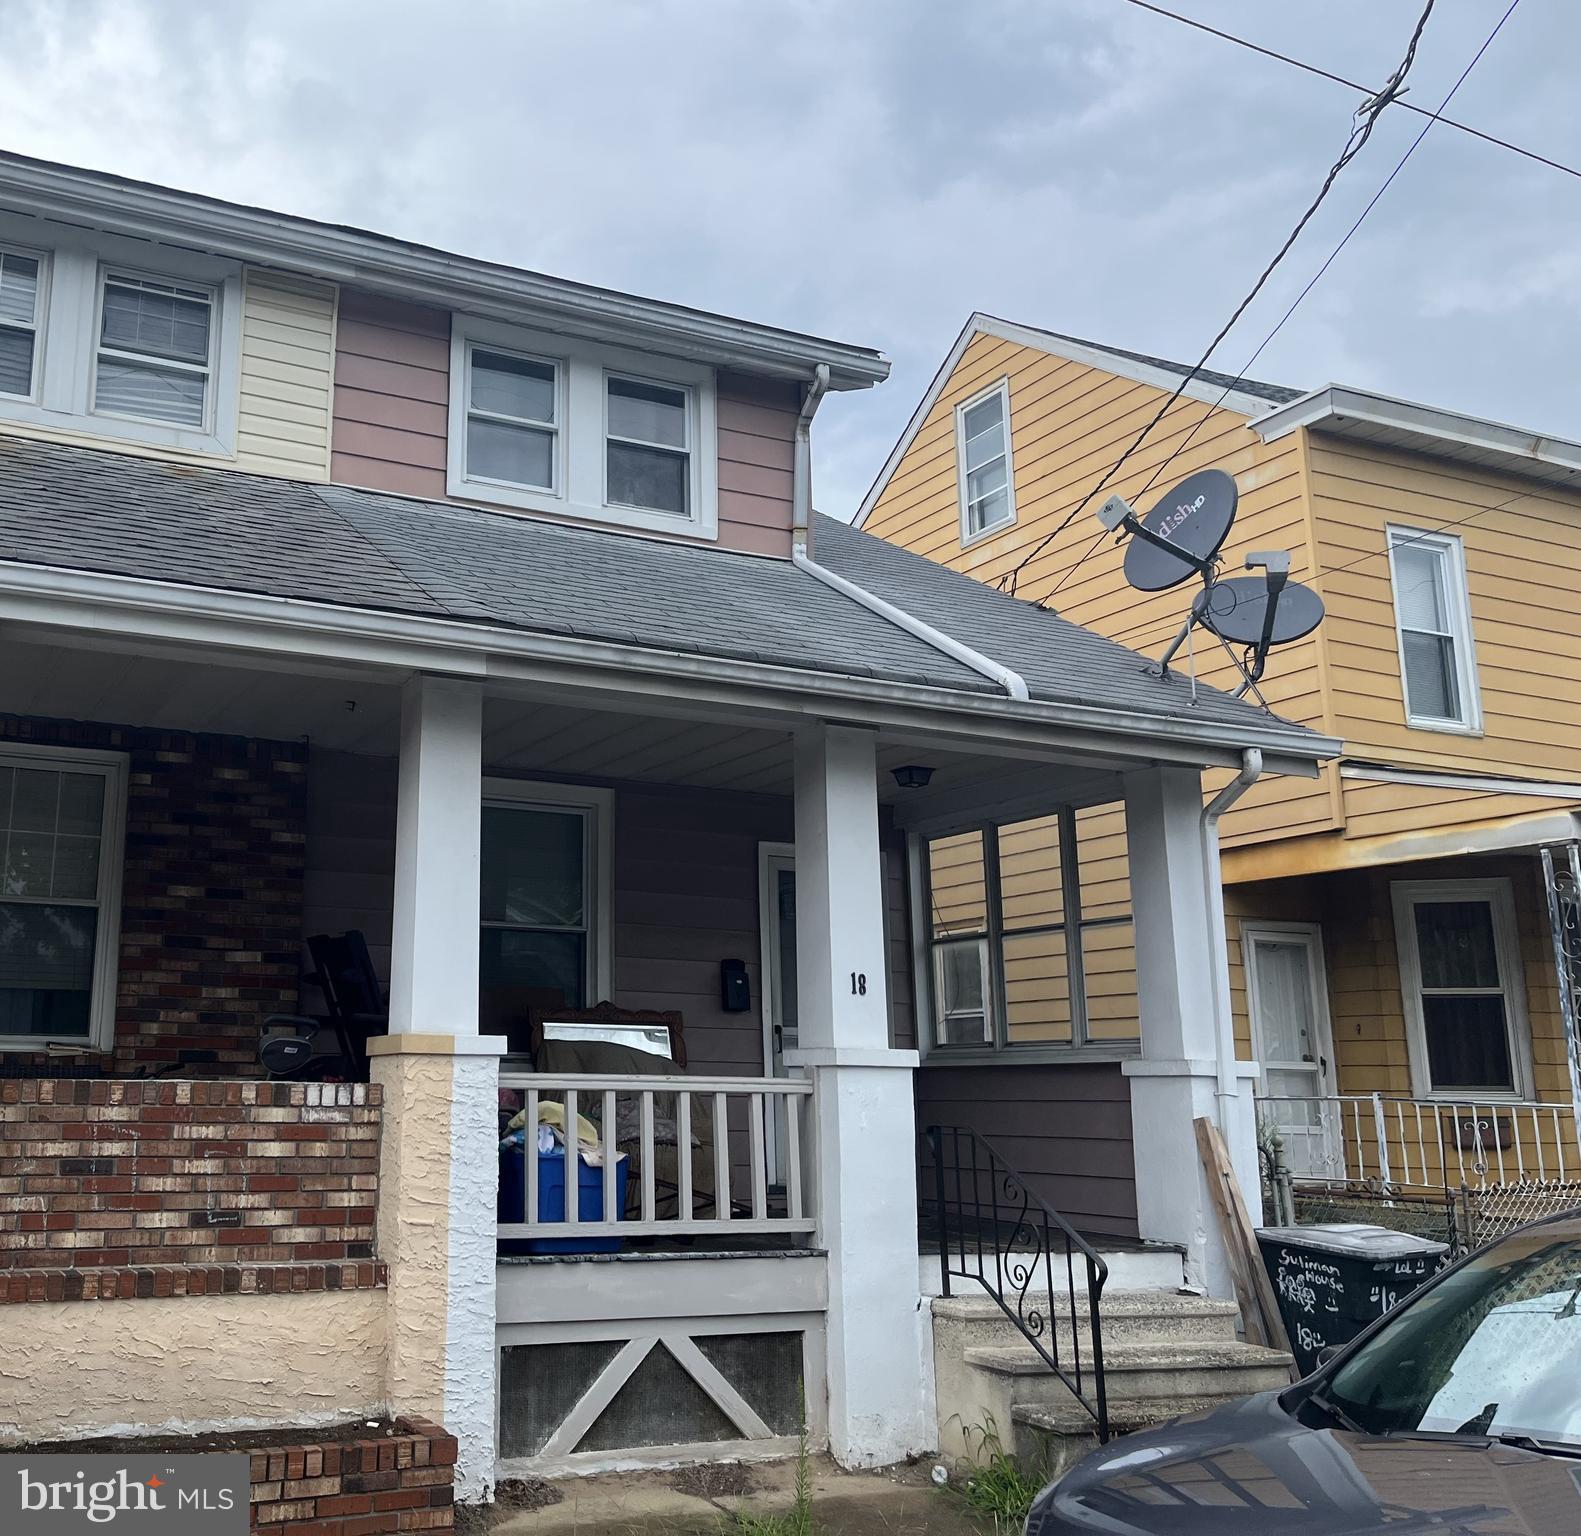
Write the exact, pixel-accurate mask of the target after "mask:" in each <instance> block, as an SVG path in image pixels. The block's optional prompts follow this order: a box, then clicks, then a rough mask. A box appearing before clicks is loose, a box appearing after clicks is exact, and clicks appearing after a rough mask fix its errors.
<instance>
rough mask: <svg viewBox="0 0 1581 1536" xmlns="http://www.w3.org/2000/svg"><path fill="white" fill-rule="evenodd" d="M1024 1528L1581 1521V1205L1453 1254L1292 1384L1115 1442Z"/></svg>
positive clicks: (1261, 1533) (1063, 1483)
mask: <svg viewBox="0 0 1581 1536" xmlns="http://www.w3.org/2000/svg"><path fill="white" fill-rule="evenodd" d="M1026 1530H1027V1536H1065V1533H1071V1536H1075V1533H1082V1532H1093V1531H1103V1532H1107V1533H1109V1536H1208V1533H1212V1536H1240V1533H1246V1536H1252V1533H1256V1536H1283V1533H1287V1532H1304V1533H1308V1532H1309V1533H1313V1536H1340V1533H1345V1536H1365V1533H1368V1532H1387V1533H1388V1536H1406V1533H1412V1532H1427V1531H1434V1532H1448V1531H1454V1532H1476V1533H1478V1536H1482V1533H1488V1536H1549V1533H1555V1536H1557V1533H1561V1532H1575V1531H1581V1212H1575V1213H1571V1214H1568V1215H1565V1216H1560V1217H1555V1218H1551V1219H1549V1220H1547V1221H1542V1222H1538V1223H1536V1224H1535V1225H1532V1226H1529V1227H1523V1228H1522V1229H1521V1230H1520V1231H1518V1232H1515V1233H1512V1234H1511V1235H1510V1236H1509V1237H1506V1238H1504V1239H1502V1240H1501V1241H1499V1242H1496V1243H1493V1244H1490V1245H1489V1246H1488V1247H1486V1248H1482V1249H1479V1250H1478V1251H1477V1252H1476V1253H1474V1254H1472V1255H1470V1256H1469V1257H1467V1258H1465V1259H1462V1260H1461V1261H1460V1262H1459V1263H1458V1264H1455V1265H1453V1266H1452V1267H1451V1268H1449V1269H1446V1270H1444V1271H1443V1272H1442V1274H1440V1275H1439V1276H1437V1277H1436V1278H1435V1279H1434V1280H1432V1281H1430V1282H1429V1283H1428V1284H1427V1285H1425V1286H1423V1287H1422V1289H1421V1290H1419V1291H1417V1292H1416V1293H1415V1294H1414V1295H1413V1296H1411V1297H1408V1298H1407V1299H1406V1300H1405V1301H1404V1302H1402V1303H1401V1304H1400V1305H1399V1306H1398V1307H1396V1308H1395V1309H1394V1310H1393V1311H1392V1312H1390V1313H1389V1314H1388V1315H1387V1316H1385V1317H1384V1318H1382V1319H1381V1320H1380V1321H1379V1322H1377V1323H1375V1324H1374V1325H1373V1326H1372V1327H1371V1328H1369V1329H1368V1330H1367V1332H1365V1333H1364V1334H1362V1335H1361V1336H1360V1337H1359V1338H1357V1339H1356V1340H1354V1341H1353V1342H1352V1343H1350V1344H1349V1345H1347V1346H1346V1347H1345V1348H1344V1349H1343V1350H1342V1351H1340V1352H1339V1353H1338V1354H1336V1355H1335V1356H1334V1357H1333V1358H1332V1359H1330V1360H1328V1361H1327V1362H1326V1363H1325V1364H1323V1365H1322V1366H1320V1367H1319V1368H1318V1370H1316V1371H1315V1372H1314V1373H1313V1374H1312V1375H1311V1376H1308V1377H1307V1378H1306V1379H1305V1380H1304V1381H1302V1382H1299V1383H1297V1384H1296V1385H1295V1386H1292V1387H1288V1388H1286V1389H1285V1390H1284V1391H1282V1392H1264V1393H1259V1394H1258V1395H1257V1396H1255V1397H1249V1398H1245V1399H1243V1400H1241V1401H1239V1402H1236V1403H1232V1404H1230V1405H1228V1406H1226V1407H1222V1408H1216V1409H1213V1410H1210V1411H1208V1412H1205V1413H1200V1414H1195V1415H1192V1416H1190V1417H1187V1418H1182V1419H1177V1420H1175V1421H1173V1422H1172V1423H1169V1424H1165V1425H1161V1426H1159V1427H1158V1428H1156V1429H1151V1430H1147V1431H1145V1432H1143V1433H1139V1434H1135V1435H1128V1436H1126V1437H1124V1438H1123V1439H1119V1440H1115V1441H1113V1442H1111V1443H1110V1444H1109V1445H1107V1446H1105V1447H1103V1448H1102V1449H1101V1450H1099V1451H1097V1452H1095V1453H1094V1454H1092V1455H1091V1456H1088V1457H1087V1458H1086V1459H1085V1460H1084V1461H1082V1462H1080V1463H1078V1464H1077V1465H1076V1466H1075V1467H1074V1468H1072V1469H1071V1471H1069V1472H1068V1473H1066V1475H1065V1476H1064V1477H1062V1478H1061V1479H1059V1481H1058V1482H1056V1483H1053V1484H1051V1485H1050V1486H1049V1487H1048V1488H1046V1489H1044V1491H1043V1492H1042V1493H1041V1494H1040V1495H1039V1496H1038V1499H1037V1502H1036V1503H1035V1504H1034V1505H1033V1508H1032V1513H1031V1515H1030V1516H1029V1517H1028V1519H1027V1525H1026Z"/></svg>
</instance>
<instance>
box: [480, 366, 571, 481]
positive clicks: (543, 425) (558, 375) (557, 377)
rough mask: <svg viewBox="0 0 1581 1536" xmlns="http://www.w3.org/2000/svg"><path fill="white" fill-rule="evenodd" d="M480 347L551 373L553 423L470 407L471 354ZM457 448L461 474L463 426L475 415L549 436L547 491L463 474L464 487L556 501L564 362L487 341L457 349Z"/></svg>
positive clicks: (561, 466) (561, 463) (561, 467)
mask: <svg viewBox="0 0 1581 1536" xmlns="http://www.w3.org/2000/svg"><path fill="white" fill-rule="evenodd" d="M479 347H481V348H482V349H483V350H484V351H485V352H496V353H500V354H502V355H504V356H506V357H511V358H516V359H518V360H520V361H522V362H527V363H541V364H543V365H544V366H545V367H547V368H553V369H554V421H553V422H552V423H547V422H530V421H528V420H527V418H526V417H513V416H506V415H503V414H501V413H500V412H498V411H478V410H476V409H475V408H474V407H473V405H472V354H473V353H474V352H475V351H476V350H477V349H478V348H479ZM461 367H462V379H461V411H462V417H461V444H460V457H461V463H462V468H463V471H464V472H465V466H466V453H467V444H466V429H467V423H468V422H469V421H470V420H471V418H472V417H473V416H475V415H478V416H483V417H485V418H486V419H488V420H491V421H500V422H505V423H507V424H509V423H511V422H515V423H516V424H517V425H519V426H525V427H531V428H534V429H535V430H537V431H540V432H544V431H546V432H550V433H552V434H553V437H554V450H553V452H552V453H551V455H550V459H549V477H550V479H551V481H552V482H553V483H552V485H551V486H550V487H549V489H548V490H543V489H541V488H539V487H535V486H527V485H521V484H518V483H517V482H515V481H512V480H496V479H493V478H491V477H490V476H488V475H475V474H471V473H469V472H467V473H465V479H466V483H467V484H468V485H473V486H478V485H482V486H487V487H489V489H490V492H491V493H492V494H496V495H497V494H499V493H500V492H506V493H508V494H511V495H518V494H520V495H527V496H543V497H551V498H555V499H558V498H559V497H560V495H561V493H562V489H563V487H564V485H565V410H566V371H567V370H566V364H565V359H564V358H559V357H549V356H545V355H544V354H542V353H538V352H524V351H522V350H521V349H520V348H519V347H505V346H495V345H492V344H491V343H489V342H487V341H481V340H476V339H473V340H468V341H466V342H465V343H464V344H463V346H462V349H461Z"/></svg>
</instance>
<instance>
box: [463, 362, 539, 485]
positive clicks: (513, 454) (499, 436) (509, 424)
mask: <svg viewBox="0 0 1581 1536" xmlns="http://www.w3.org/2000/svg"><path fill="white" fill-rule="evenodd" d="M466 431H467V441H466V474H467V478H468V479H469V480H492V481H494V482H496V483H497V484H500V485H519V486H526V487H528V488H529V489H533V490H540V491H547V492H549V493H550V494H551V495H553V494H554V491H555V488H556V486H557V485H558V484H559V479H560V475H559V460H560V365H559V364H558V363H557V362H555V360H554V359H553V358H546V357H529V356H526V355H524V354H522V353H517V352H505V351H501V350H498V349H496V348H490V347H481V346H469V347H468V348H467V428H466Z"/></svg>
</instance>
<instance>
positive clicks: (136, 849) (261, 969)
mask: <svg viewBox="0 0 1581 1536" xmlns="http://www.w3.org/2000/svg"><path fill="white" fill-rule="evenodd" d="M5 741H23V742H30V743H33V744H36V745H39V746H59V747H85V748H97V749H100V750H109V751H118V752H125V753H126V754H127V755H128V758H129V759H130V765H129V774H128V788H127V816H126V863H125V871H124V876H123V880H122V890H121V947H120V971H119V981H118V986H117V990H116V1020H115V1051H114V1056H113V1058H112V1057H110V1056H108V1055H99V1054H97V1053H95V1054H92V1055H89V1056H86V1057H85V1058H84V1059H85V1060H89V1061H97V1062H99V1064H100V1065H101V1066H103V1067H105V1068H107V1069H108V1068H111V1067H112V1066H113V1069H114V1070H115V1071H118V1072H122V1073H124V1072H127V1071H129V1070H135V1069H136V1068H138V1067H141V1066H145V1065H152V1064H159V1063H163V1062H174V1061H177V1060H179V1059H180V1053H181V1052H182V1051H201V1052H213V1053H214V1057H213V1059H212V1060H208V1061H205V1062H204V1063H203V1065H202V1067H201V1070H202V1072H203V1073H204V1075H205V1076H209V1077H216V1076H225V1075H229V1074H235V1075H239V1076H257V1075H261V1074H260V1069H259V1068H258V1065H257V1052H258V1029H259V1025H260V1024H261V1022H262V1020H263V1019H264V1018H266V1017H267V1016H268V1015H269V1014H271V1013H295V1012H297V1011H298V1007H299V998H298V979H299V970H300V965H299V955H300V952H301V944H302V937H303V934H302V870H303V862H304V857H305V850H306V843H307V748H306V746H304V745H302V744H301V743H298V742H280V741H254V740H249V739H247V738H244V737H239V736H211V735H194V734H191V733H189V732H185V731H153V730H143V729H138V728H134V727H130V726H120V725H103V724H97V723H84V722H79V721H66V720H42V719H33V718H25V717H21V716H16V715H0V742H5ZM315 1001H316V1000H315ZM8 1059H9V1060H11V1061H16V1060H18V1058H17V1057H16V1056H15V1055H11V1056H10V1057H8ZM23 1059H24V1060H31V1061H33V1062H34V1064H36V1065H39V1066H46V1065H47V1064H48V1058H45V1057H42V1056H40V1057H37V1058H23ZM56 1065H57V1066H58V1061H57V1062H56Z"/></svg>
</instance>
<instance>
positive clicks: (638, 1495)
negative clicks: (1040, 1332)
mask: <svg viewBox="0 0 1581 1536" xmlns="http://www.w3.org/2000/svg"><path fill="white" fill-rule="evenodd" d="M931 1468H932V1462H931V1461H923V1462H921V1463H919V1464H918V1465H917V1466H915V1467H905V1466H901V1467H887V1468H882V1469H880V1470H878V1471H876V1472H846V1471H842V1470H841V1469H840V1468H839V1467H837V1466H835V1465H834V1463H833V1462H831V1461H829V1460H828V1459H827V1458H826V1457H815V1458H814V1459H813V1509H814V1515H815V1519H816V1521H817V1523H818V1529H819V1531H820V1536H825V1533H826V1536H900V1533H905V1536H982V1532H983V1529H984V1527H982V1526H980V1525H978V1524H976V1523H974V1521H973V1520H972V1519H971V1518H970V1517H969V1515H968V1514H967V1511H966V1508H965V1506H964V1504H962V1502H961V1501H960V1500H959V1499H958V1498H956V1497H954V1496H953V1495H951V1494H949V1493H945V1492H941V1491H940V1490H939V1489H938V1488H935V1487H934V1486H933V1484H932V1482H931V1481H930V1480H929V1472H930V1470H931ZM693 1470H695V1469H693ZM720 1470H722V1469H720ZM739 1470H741V1471H742V1472H744V1473H745V1474H746V1477H747V1480H748V1485H749V1487H750V1489H751V1491H750V1492H749V1493H747V1494H746V1495H744V1496H731V1495H729V1494H721V1495H718V1496H717V1497H715V1498H712V1499H710V1498H707V1497H702V1496H699V1495H698V1494H697V1493H693V1492H682V1491H680V1489H681V1487H685V1486H687V1485H688V1483H689V1481H690V1480H689V1479H688V1478H687V1477H686V1475H685V1473H684V1472H683V1473H681V1474H677V1473H675V1472H625V1473H612V1474H609V1475H607V1476H603V1477H586V1478H567V1479H564V1480H562V1481H559V1482H556V1483H554V1484H553V1485H552V1486H553V1487H554V1488H555V1489H556V1490H557V1491H558V1492H559V1493H560V1494H561V1495H562V1499H561V1502H560V1503H558V1504H553V1505H550V1506H548V1507H546V1508H543V1509H537V1510H518V1511H516V1512H514V1513H512V1512H508V1511H507V1510H506V1509H504V1508H500V1509H498V1510H496V1512H495V1513H494V1515H493V1517H492V1520H490V1519H489V1517H486V1516H481V1515H470V1514H469V1515H466V1516H463V1515H462V1512H461V1511H460V1510H458V1511H457V1515H458V1519H457V1526H456V1528H457V1531H458V1533H460V1536H482V1533H484V1532H487V1536H658V1533H659V1532H666V1533H671V1536H721V1533H728V1532H729V1531H730V1529H731V1527H730V1524H729V1522H728V1515H729V1514H730V1513H731V1512H733V1511H734V1510H736V1509H738V1508H739V1509H741V1510H743V1511H749V1512H750V1513H752V1514H755V1515H768V1514H777V1513H784V1512H786V1511H788V1510H789V1509H790V1506H791V1500H792V1497H793V1494H794V1485H795V1478H796V1464H795V1462H794V1461H773V1462H756V1463H751V1464H748V1465H746V1466H744V1467H742V1468H740V1469H739ZM677 1484H679V1485H680V1487H678V1486H677Z"/></svg>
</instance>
